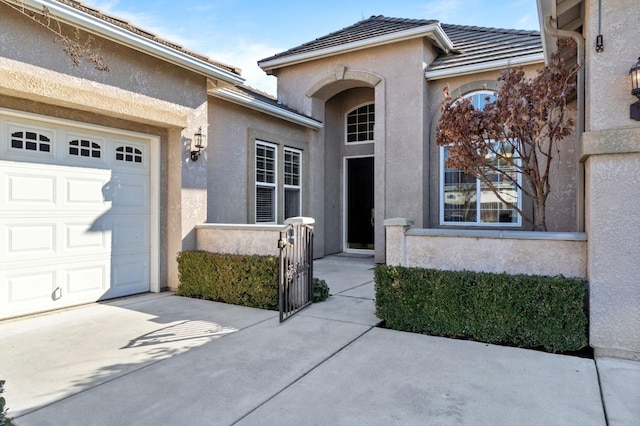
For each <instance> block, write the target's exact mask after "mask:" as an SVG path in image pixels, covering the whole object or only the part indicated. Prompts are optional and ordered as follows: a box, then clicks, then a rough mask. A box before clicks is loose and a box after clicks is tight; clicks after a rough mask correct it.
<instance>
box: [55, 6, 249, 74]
mask: <svg viewBox="0 0 640 426" xmlns="http://www.w3.org/2000/svg"><path fill="white" fill-rule="evenodd" d="M56 1H57V2H58V3H62V4H65V5H67V6H70V7H73V8H74V9H76V10H79V11H80V12H83V13H86V14H87V15H91V16H93V17H96V18H98V19H101V20H103V21H105V22H108V23H110V24H113V25H116V26H118V27H120V28H123V29H125V30H127V31H130V32H132V33H134V34H137V35H139V36H142V37H145V38H147V39H149V40H152V41H154V42H156V43H159V44H161V45H163V46H166V47H169V48H171V49H173V50H176V51H178V52H181V53H184V54H186V55H189V56H192V57H194V58H196V59H198V60H201V61H204V62H208V63H209V64H211V65H214V66H216V67H218V68H221V69H223V70H226V71H228V72H231V73H233V74H236V75H238V76H240V75H241V70H240V69H238V68H236V67H233V66H231V65H227V64H223V63H221V62H217V61H214V60H212V59H211V58H209V57H207V56H204V55H201V54H199V53H196V52H193V51H190V50H187V49H185V48H184V47H182V46H180V45H178V44H175V43H172V42H171V41H168V40H165V39H162V38H160V37H158V36H157V35H155V34H153V33H151V32H149V31H147V30H145V29H143V28H140V27H136V26H134V25H133V24H131V23H129V22H127V21H125V20H123V19H121V18H118V17H115V16H111V15H107V14H106V13H104V12H102V11H100V10H98V9H96V8H93V7H91V6H89V5H86V4H84V3H82V2H80V1H77V0H56Z"/></svg>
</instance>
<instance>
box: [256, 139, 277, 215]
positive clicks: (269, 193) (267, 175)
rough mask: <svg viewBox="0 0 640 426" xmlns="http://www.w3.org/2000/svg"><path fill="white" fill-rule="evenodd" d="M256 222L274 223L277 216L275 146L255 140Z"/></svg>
mask: <svg viewBox="0 0 640 426" xmlns="http://www.w3.org/2000/svg"><path fill="white" fill-rule="evenodd" d="M255 150H256V151H255V161H256V179H255V181H256V199H255V201H256V204H255V205H256V223H259V222H260V223H275V222H276V218H277V210H276V200H277V193H276V190H277V171H278V170H277V161H276V158H277V157H276V155H277V147H276V146H275V145H273V144H270V143H267V142H262V141H256V147H255Z"/></svg>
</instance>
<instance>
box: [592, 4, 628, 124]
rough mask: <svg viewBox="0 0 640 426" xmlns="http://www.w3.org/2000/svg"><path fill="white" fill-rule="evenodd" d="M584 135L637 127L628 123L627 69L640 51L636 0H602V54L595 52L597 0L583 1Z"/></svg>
mask: <svg viewBox="0 0 640 426" xmlns="http://www.w3.org/2000/svg"><path fill="white" fill-rule="evenodd" d="M585 3H586V7H585V15H586V16H585V29H586V31H585V34H584V36H585V40H586V56H587V63H586V73H587V85H586V86H587V90H586V113H587V114H586V131H599V130H606V129H615V128H628V127H637V126H638V122H634V121H632V120H630V119H629V105H630V104H632V103H634V102H635V101H637V100H638V99H637V98H636V97H635V96H633V95H631V82H630V80H629V69H630V68H631V67H632V66H633V65H634V64H635V63H636V62H637V61H638V56H640V50H639V49H638V43H637V40H638V39H640V27H639V26H638V25H637V23H638V21H639V20H640V7H639V6H638V1H637V0H602V12H601V15H602V21H601V31H602V36H603V40H604V51H602V52H600V53H598V52H596V51H595V39H596V36H597V35H598V3H599V1H598V0H585Z"/></svg>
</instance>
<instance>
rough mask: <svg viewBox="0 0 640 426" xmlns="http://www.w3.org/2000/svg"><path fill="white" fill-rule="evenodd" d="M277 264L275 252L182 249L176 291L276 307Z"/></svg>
mask: <svg viewBox="0 0 640 426" xmlns="http://www.w3.org/2000/svg"><path fill="white" fill-rule="evenodd" d="M279 266H280V264H279V259H278V257H277V256H258V255H251V256H245V255H235V254H219V253H209V252H205V251H183V252H180V253H179V254H178V273H179V278H180V287H178V295H180V296H186V297H194V298H198V299H207V300H214V301H216V302H224V303H231V304H234V305H242V306H248V307H252V308H260V309H270V310H277V309H278V268H279Z"/></svg>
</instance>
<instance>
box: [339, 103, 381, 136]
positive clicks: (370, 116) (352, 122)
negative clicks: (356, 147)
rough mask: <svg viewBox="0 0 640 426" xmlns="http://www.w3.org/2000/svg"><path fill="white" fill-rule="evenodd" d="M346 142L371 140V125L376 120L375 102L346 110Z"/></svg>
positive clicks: (372, 125)
mask: <svg viewBox="0 0 640 426" xmlns="http://www.w3.org/2000/svg"><path fill="white" fill-rule="evenodd" d="M345 122H346V125H347V129H346V132H345V133H346V141H347V143H370V142H373V127H374V125H375V122H376V115H375V104H374V103H368V104H365V105H361V106H358V107H356V108H354V109H352V110H351V111H349V112H347V116H346V120H345Z"/></svg>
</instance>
